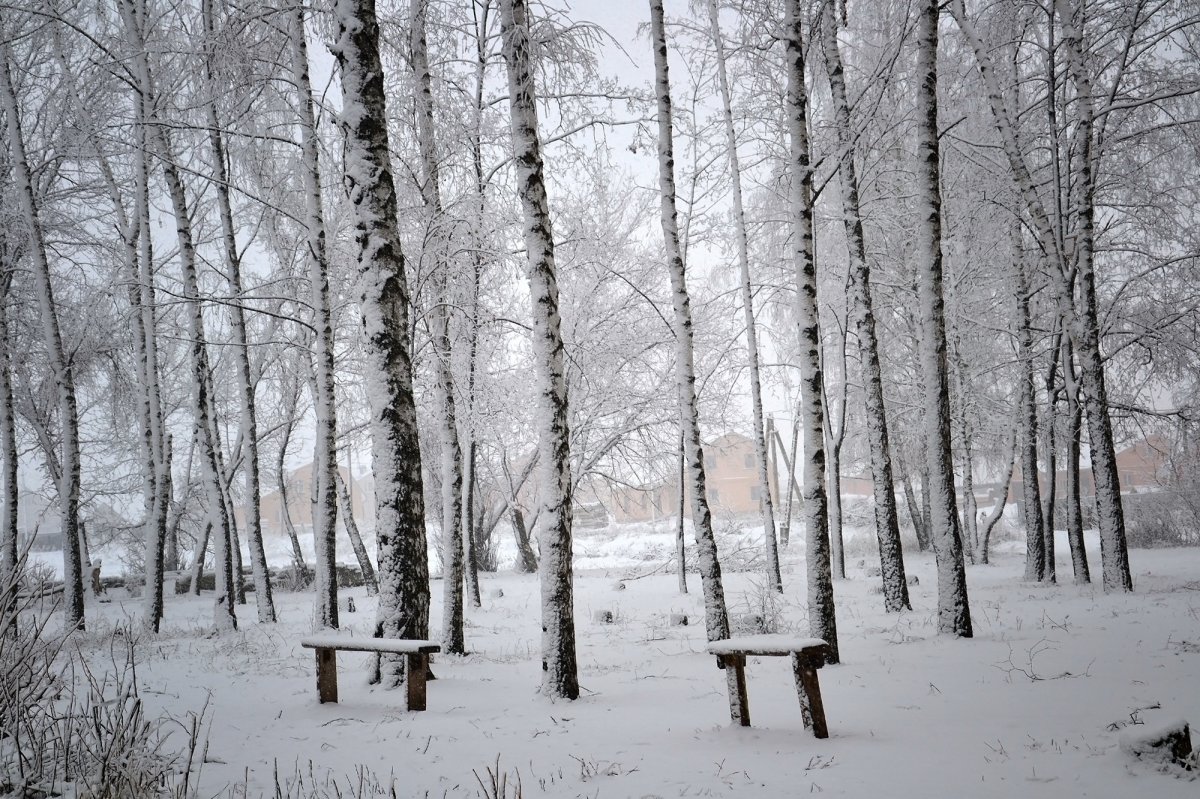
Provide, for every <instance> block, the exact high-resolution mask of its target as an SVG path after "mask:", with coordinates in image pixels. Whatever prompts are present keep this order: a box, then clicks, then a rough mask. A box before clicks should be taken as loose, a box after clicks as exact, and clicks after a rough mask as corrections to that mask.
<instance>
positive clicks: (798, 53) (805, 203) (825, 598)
mask: <svg viewBox="0 0 1200 799" xmlns="http://www.w3.org/2000/svg"><path fill="white" fill-rule="evenodd" d="M784 13H785V19H784V45H785V48H786V55H785V60H784V63H785V68H786V70H787V106H786V116H787V126H788V139H789V147H790V153H789V167H790V169H791V213H792V248H793V249H792V258H793V260H794V263H795V269H796V326H797V334H798V362H799V367H800V419H799V420H798V424H799V425H800V426H801V427H803V428H804V477H803V480H804V483H803V492H804V493H803V500H804V503H803V507H802V513H803V515H804V529H805V544H806V554H805V561H806V563H807V575H808V629H809V635H811V636H812V637H814V638H821V639H823V640H824V641H825V642H826V643H827V644H829V654H828V655H827V656H826V660H827V662H829V663H839V662H841V658H840V655H839V652H838V636H837V619H836V617H835V615H834V599H833V571H832V564H831V562H830V542H829V505H828V500H827V495H826V493H825V383H824V380H823V377H822V373H821V327H820V314H819V312H818V306H817V264H816V259H815V251H814V249H815V248H814V246H813V201H812V195H813V193H812V167H811V165H810V156H809V145H808V96H807V90H806V88H805V85H804V23H803V20H802V15H801V11H800V0H787V2H786V3H785V5H784ZM788 489H789V490H790V489H791V485H790V483H789V486H788Z"/></svg>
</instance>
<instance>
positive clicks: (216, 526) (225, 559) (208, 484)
mask: <svg viewBox="0 0 1200 799" xmlns="http://www.w3.org/2000/svg"><path fill="white" fill-rule="evenodd" d="M121 15H122V18H123V22H124V25H125V33H126V36H127V38H128V41H129V44H130V46H131V47H132V48H133V51H134V55H133V59H132V64H133V66H132V69H133V73H134V76H135V79H136V81H137V91H138V92H139V93H140V94H141V95H142V97H143V99H144V102H145V103H146V106H145V107H146V108H147V109H152V108H153V107H154V81H153V76H152V72H151V68H150V60H149V55H148V53H147V50H146V45H145V40H144V37H143V32H142V28H141V24H142V20H139V15H138V12H137V9H136V8H135V6H134V3H133V0H124V2H122V3H121ZM148 113H149V118H148V119H147V122H148V124H149V129H150V130H152V131H153V134H152V135H153V136H154V141H153V142H152V146H155V147H154V149H156V150H157V155H158V157H159V159H160V161H161V162H162V167H163V174H164V177H165V178H166V184H167V191H168V194H169V196H170V200H171V210H172V213H173V214H174V217H175V230H176V236H177V239H178V242H179V262H180V270H181V272H182V277H183V298H184V304H185V309H186V313H187V324H188V334H189V337H190V339H191V341H190V344H189V348H188V354H189V359H190V367H191V371H192V381H193V384H194V385H193V391H192V403H193V404H192V409H193V416H194V424H195V431H196V435H197V437H198V438H197V443H198V446H197V449H198V450H199V454H200V468H201V474H202V475H203V483H204V488H205V496H206V511H207V517H208V523H209V524H210V525H211V526H212V528H213V541H214V544H213V553H214V556H215V562H216V597H215V600H214V604H213V625H214V627H215V628H216V629H217V630H232V629H236V628H237V616H236V615H235V614H234V609H233V591H232V588H233V586H232V558H231V553H230V551H229V528H228V518H227V517H226V514H225V507H224V499H223V497H222V491H223V489H222V487H221V483H220V475H219V467H218V464H217V452H216V447H217V442H216V441H215V440H214V439H213V435H212V427H211V414H212V408H211V400H210V396H209V389H208V382H209V380H208V375H209V366H208V352H207V344H206V339H205V335H204V316H203V309H202V305H201V301H200V289H199V282H198V279H197V271H196V252H195V245H194V237H193V235H192V224H191V212H190V209H189V207H188V203H187V196H186V192H185V189H184V186H183V181H182V180H181V178H180V176H179V171H178V169H177V168H176V166H175V156H174V152H173V151H172V147H171V140H170V134H169V132H168V131H167V129H166V128H165V127H163V126H161V125H159V124H158V123H159V120H158V119H157V118H156V117H155V116H154V115H153V113H152V112H148ZM202 558H203V550H201V551H200V553H199V558H198V560H201V559H202ZM198 587H199V583H198V581H196V584H195V585H194V586H193V589H198Z"/></svg>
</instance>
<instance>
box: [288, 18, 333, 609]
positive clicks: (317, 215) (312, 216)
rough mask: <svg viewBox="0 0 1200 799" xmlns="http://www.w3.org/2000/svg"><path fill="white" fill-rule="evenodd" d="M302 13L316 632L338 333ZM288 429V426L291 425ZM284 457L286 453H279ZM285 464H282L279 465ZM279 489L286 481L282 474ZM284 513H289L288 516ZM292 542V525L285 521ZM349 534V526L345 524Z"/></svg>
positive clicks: (295, 43) (296, 68) (329, 568)
mask: <svg viewBox="0 0 1200 799" xmlns="http://www.w3.org/2000/svg"><path fill="white" fill-rule="evenodd" d="M304 20H305V16H304V9H303V8H302V7H300V6H297V7H296V8H295V9H294V10H293V11H292V12H291V14H290V19H289V24H290V30H289V34H290V35H289V39H290V45H291V48H290V49H291V52H290V55H291V72H292V80H293V82H294V83H295V90H296V101H297V102H296V110H297V113H298V114H299V120H298V122H299V129H300V163H301V169H300V173H301V179H302V181H303V187H304V216H303V223H304V224H303V228H302V231H303V234H304V240H303V244H302V247H301V252H302V253H303V255H304V260H305V264H306V266H307V269H306V272H307V274H308V285H309V296H310V300H309V301H310V302H311V303H312V308H313V336H312V343H311V346H312V361H313V389H314V391H313V400H314V401H313V415H314V417H315V422H316V425H315V428H316V429H315V431H314V433H315V436H314V439H315V440H314V441H313V454H314V458H313V470H312V480H313V487H314V489H315V491H314V493H315V495H316V503H315V504H314V505H313V512H312V522H313V542H314V545H315V546H314V549H315V553H314V554H315V555H316V569H315V572H314V574H315V576H316V589H317V598H316V606H315V608H314V622H315V624H316V626H317V627H337V626H338V616H337V562H336V554H337V544H336V531H337V399H336V396H335V394H334V380H333V377H334V362H333V353H334V343H335V342H334V332H333V313H332V308H331V299H330V292H329V253H328V246H327V243H326V230H325V214H324V202H323V200H322V196H321V161H320V138H319V134H318V131H317V122H316V116H315V115H314V113H313V99H312V81H311V79H310V78H309V61H308V39H307V35H306V33H305V22H304ZM289 424H290V422H289ZM280 454H281V457H282V455H283V453H282V452H281V453H280ZM280 463H281V464H282V460H281V461H280ZM280 481H281V482H280V489H281V491H282V490H286V489H285V488H284V485H283V482H284V481H285V477H284V476H283V474H282V473H281V474H280ZM285 513H286V510H285ZM285 522H286V524H287V526H288V528H289V534H290V535H293V536H294V528H292V525H291V520H290V519H285ZM347 529H349V523H347ZM293 548H294V555H293V557H294V559H295V560H296V561H297V566H298V567H300V568H301V569H303V568H304V562H303V558H302V557H301V555H300V551H299V549H297V548H295V545H293Z"/></svg>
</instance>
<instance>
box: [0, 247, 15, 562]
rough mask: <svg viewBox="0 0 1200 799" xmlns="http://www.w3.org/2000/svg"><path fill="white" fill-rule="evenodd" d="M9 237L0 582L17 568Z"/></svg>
mask: <svg viewBox="0 0 1200 799" xmlns="http://www.w3.org/2000/svg"><path fill="white" fill-rule="evenodd" d="M9 259H10V256H9V250H8V240H7V237H6V236H5V235H4V233H0V468H3V470H4V486H3V489H0V495H2V496H3V499H4V514H3V518H2V519H0V585H9V584H10V582H9V581H10V580H11V579H12V576H13V574H14V572H15V570H16V568H17V556H18V555H17V519H18V518H19V517H18V513H17V511H18V508H17V503H18V486H17V468H18V460H17V431H16V415H15V412H14V408H13V391H12V362H11V359H10V357H9V351H8V348H9V346H10V342H9V338H8V292H9V288H10V287H11V285H12V276H13V265H12V263H11V262H10V260H9Z"/></svg>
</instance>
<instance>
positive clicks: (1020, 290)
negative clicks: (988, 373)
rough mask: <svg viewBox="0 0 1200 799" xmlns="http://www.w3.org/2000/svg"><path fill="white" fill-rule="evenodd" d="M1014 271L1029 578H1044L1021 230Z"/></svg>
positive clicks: (1017, 234)
mask: <svg viewBox="0 0 1200 799" xmlns="http://www.w3.org/2000/svg"><path fill="white" fill-rule="evenodd" d="M1013 239H1014V243H1015V245H1016V246H1014V250H1015V253H1014V258H1013V265H1014V273H1015V276H1016V287H1015V288H1016V295H1017V360H1018V361H1019V363H1020V371H1019V374H1020V379H1019V380H1018V382H1017V409H1018V413H1017V425H1018V428H1017V429H1018V430H1019V440H1020V445H1019V446H1020V450H1021V507H1022V511H1023V513H1024V520H1025V579H1026V580H1027V581H1030V582H1033V581H1040V580H1042V579H1044V578H1045V576H1046V548H1045V547H1044V546H1042V534H1043V532H1044V529H1043V522H1042V499H1041V485H1040V483H1039V481H1038V458H1037V440H1038V433H1037V404H1036V399H1035V393H1036V391H1037V386H1036V385H1035V383H1034V368H1033V358H1034V354H1033V329H1032V322H1031V320H1030V314H1029V296H1030V291H1029V275H1028V270H1027V268H1026V263H1025V256H1024V255H1023V253H1022V248H1021V247H1020V246H1019V245H1020V232H1019V231H1017V232H1015V233H1014V234H1013Z"/></svg>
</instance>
